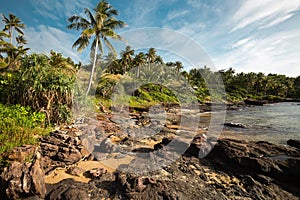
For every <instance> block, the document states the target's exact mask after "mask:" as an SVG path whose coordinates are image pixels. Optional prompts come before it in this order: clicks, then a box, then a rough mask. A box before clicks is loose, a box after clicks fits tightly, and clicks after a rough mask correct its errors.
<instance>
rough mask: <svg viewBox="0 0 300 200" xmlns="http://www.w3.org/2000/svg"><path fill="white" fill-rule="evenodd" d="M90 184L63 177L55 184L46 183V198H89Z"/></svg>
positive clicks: (71, 199) (68, 199)
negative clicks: (63, 178)
mask: <svg viewBox="0 0 300 200" xmlns="http://www.w3.org/2000/svg"><path fill="white" fill-rule="evenodd" d="M90 189H91V186H89V185H88V184H87V183H81V182H77V181H74V179H65V180H62V181H60V182H59V183H57V184H55V185H48V186H47V190H48V191H49V192H48V193H47V196H46V199H49V200H52V199H65V200H73V199H84V200H89V199H90V194H89V190H90Z"/></svg>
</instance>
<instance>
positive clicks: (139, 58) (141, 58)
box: [133, 52, 146, 77]
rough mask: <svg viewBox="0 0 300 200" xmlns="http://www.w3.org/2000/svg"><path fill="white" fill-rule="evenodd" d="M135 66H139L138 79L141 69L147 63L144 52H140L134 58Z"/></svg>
mask: <svg viewBox="0 0 300 200" xmlns="http://www.w3.org/2000/svg"><path fill="white" fill-rule="evenodd" d="M133 63H134V65H136V66H137V77H139V76H140V67H141V66H142V65H144V64H145V63H146V56H145V54H144V53H143V52H140V53H139V54H137V55H136V56H135V57H134V60H133Z"/></svg>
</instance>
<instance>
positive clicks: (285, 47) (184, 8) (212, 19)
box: [0, 0, 300, 77]
mask: <svg viewBox="0 0 300 200" xmlns="http://www.w3.org/2000/svg"><path fill="white" fill-rule="evenodd" d="M98 2H99V1H96V0H85V1H83V0H1V2H0V13H4V14H5V15H7V14H8V13H13V14H14V15H16V16H18V17H19V18H20V19H21V20H22V21H23V22H24V23H25V24H26V26H27V27H26V30H25V37H26V39H27V40H28V42H29V47H30V48H31V51H32V52H42V53H47V52H49V51H50V50H55V51H57V52H60V53H63V55H64V56H67V57H71V58H72V59H74V60H75V61H77V62H78V61H82V62H83V63H86V62H88V61H89V56H88V51H89V49H87V50H86V51H84V52H82V53H79V52H77V51H76V50H75V49H72V44H73V42H74V41H75V40H76V38H77V37H78V36H79V34H80V33H79V32H76V31H73V30H68V29H67V28H66V25H67V19H68V18H69V17H70V16H72V15H73V14H78V15H83V9H84V8H90V9H93V8H94V7H95V6H96V5H97V3H98ZM108 2H109V3H110V4H111V5H112V6H113V7H114V8H116V9H117V10H118V11H119V15H118V17H117V18H118V19H120V20H123V21H125V22H126V24H127V26H126V27H125V28H123V29H121V30H118V31H117V32H118V33H120V34H121V35H122V34H124V32H125V35H126V31H127V33H128V32H129V33H130V34H127V35H129V38H133V37H139V36H140V35H141V34H140V35H138V34H137V35H135V34H132V33H134V32H138V33H140V31H141V29H143V28H149V27H152V28H159V29H158V30H160V31H158V32H156V31H154V32H151V33H152V34H151V36H152V37H154V36H156V34H158V35H159V34H160V33H161V31H162V30H167V32H168V34H170V33H172V31H174V35H176V34H178V35H181V36H184V37H185V38H186V39H187V40H184V41H193V43H195V44H196V45H198V46H199V47H201V48H202V49H203V51H204V52H206V54H207V56H208V57H209V58H210V59H211V61H212V63H207V64H206V63H201V65H208V66H209V67H210V65H214V67H215V68H216V69H228V68H229V67H232V68H233V69H235V71H236V72H263V73H265V74H268V73H278V74H285V75H288V76H292V77H296V76H299V75H300V0H225V1H224V0H214V1H211V0H184V1H183V0H168V1H167V0H127V1H124V0H108ZM0 28H3V22H0ZM146 30H150V29H146ZM151 30H153V29H151ZM170 31H171V32H170ZM133 35H135V36H133ZM151 36H149V37H151ZM157 38H158V39H156V40H151V38H150V39H149V40H150V41H151V42H152V43H151V46H152V47H154V48H158V49H159V52H162V56H163V58H164V59H165V60H167V61H168V60H172V59H176V58H178V60H180V59H182V60H180V61H182V62H183V63H184V66H185V69H187V70H188V69H190V68H191V67H192V66H190V65H192V64H194V63H192V64H191V62H188V60H186V59H185V57H184V56H182V55H180V54H181V53H182V52H176V51H175V52H174V51H173V52H172V51H171V50H170V49H162V48H161V46H160V45H161V43H162V42H163V41H162V40H167V39H168V35H164V37H160V36H157ZM179 38H180V37H179ZM135 39H136V40H139V41H142V39H140V38H135ZM144 39H145V38H144ZM172 42H173V43H178V45H183V46H185V47H184V49H187V48H188V46H190V47H191V49H189V52H190V53H191V54H193V53H194V54H193V56H195V57H197V56H198V55H197V54H196V51H194V49H193V46H192V45H184V44H183V42H182V41H181V43H180V41H179V40H177V41H176V40H175V39H174V40H173V41H172ZM114 44H115V43H114ZM124 45H125V44H124ZM129 45H130V43H129ZM178 45H177V46H178ZM123 47H124V46H123V44H116V48H117V51H118V52H120V51H121V50H122V48H123ZM133 48H134V49H135V47H134V46H133ZM170 48H171V47H170ZM176 49H178V48H176ZM178 56H179V57H178ZM199 56H200V55H199ZM199 65H200V63H199ZM197 67H202V66H197Z"/></svg>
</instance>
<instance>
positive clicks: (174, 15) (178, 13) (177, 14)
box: [167, 10, 189, 20]
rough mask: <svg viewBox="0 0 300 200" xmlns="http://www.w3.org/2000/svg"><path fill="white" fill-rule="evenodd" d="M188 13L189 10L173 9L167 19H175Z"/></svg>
mask: <svg viewBox="0 0 300 200" xmlns="http://www.w3.org/2000/svg"><path fill="white" fill-rule="evenodd" d="M187 13H189V11H188V10H182V11H177V10H172V11H170V12H169V13H168V15H167V19H168V20H172V19H175V18H178V17H182V16H184V15H186V14H187Z"/></svg>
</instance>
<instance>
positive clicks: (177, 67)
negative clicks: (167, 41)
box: [175, 61, 183, 72]
mask: <svg viewBox="0 0 300 200" xmlns="http://www.w3.org/2000/svg"><path fill="white" fill-rule="evenodd" d="M175 69H176V70H177V71H178V72H180V71H181V70H182V69H183V65H182V62H180V61H176V62H175Z"/></svg>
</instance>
